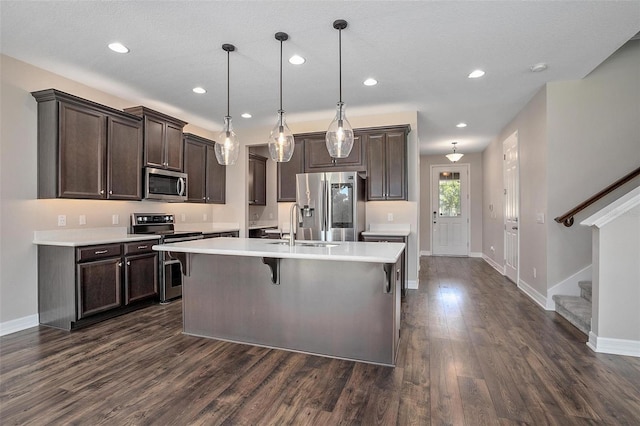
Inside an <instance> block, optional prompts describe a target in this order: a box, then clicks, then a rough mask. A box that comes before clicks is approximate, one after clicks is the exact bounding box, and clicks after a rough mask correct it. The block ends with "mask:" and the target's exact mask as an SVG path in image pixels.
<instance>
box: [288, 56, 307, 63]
mask: <svg viewBox="0 0 640 426" xmlns="http://www.w3.org/2000/svg"><path fill="white" fill-rule="evenodd" d="M305 62H306V59H305V58H303V57H302V56H300V55H293V56H292V57H290V58H289V63H290V64H293V65H302V64H304V63H305Z"/></svg>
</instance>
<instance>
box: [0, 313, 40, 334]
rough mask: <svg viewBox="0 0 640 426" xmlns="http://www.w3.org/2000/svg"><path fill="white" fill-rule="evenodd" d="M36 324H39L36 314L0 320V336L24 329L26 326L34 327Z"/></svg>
mask: <svg viewBox="0 0 640 426" xmlns="http://www.w3.org/2000/svg"><path fill="white" fill-rule="evenodd" d="M38 324H40V318H39V317H38V314H35V315H29V316H27V317H22V318H18V319H14V320H11V321H5V322H0V336H6V335H7V334H11V333H15V332H18V331H22V330H26V329H27V328H31V327H36V326H37V325H38Z"/></svg>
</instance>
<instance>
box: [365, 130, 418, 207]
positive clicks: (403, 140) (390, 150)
mask: <svg viewBox="0 0 640 426" xmlns="http://www.w3.org/2000/svg"><path fill="white" fill-rule="evenodd" d="M409 130H410V127H409V126H399V127H388V128H378V129H368V130H366V129H363V130H362V133H361V136H362V138H363V140H364V144H365V145H366V147H367V148H366V151H367V200H369V201H381V200H406V199H407V133H408V132H409Z"/></svg>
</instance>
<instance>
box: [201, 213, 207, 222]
mask: <svg viewBox="0 0 640 426" xmlns="http://www.w3.org/2000/svg"><path fill="white" fill-rule="evenodd" d="M202 220H203V221H205V222H206V221H207V214H206V213H202Z"/></svg>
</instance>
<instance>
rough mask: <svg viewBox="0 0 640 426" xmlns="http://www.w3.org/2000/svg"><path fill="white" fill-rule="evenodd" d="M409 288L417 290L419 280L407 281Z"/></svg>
mask: <svg viewBox="0 0 640 426" xmlns="http://www.w3.org/2000/svg"><path fill="white" fill-rule="evenodd" d="M407 288H408V289H409V290H417V289H418V280H407Z"/></svg>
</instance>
